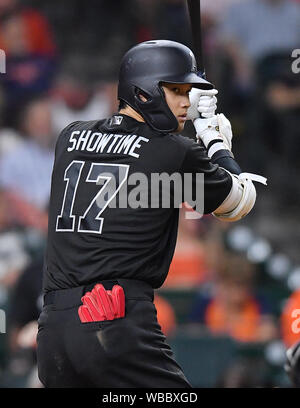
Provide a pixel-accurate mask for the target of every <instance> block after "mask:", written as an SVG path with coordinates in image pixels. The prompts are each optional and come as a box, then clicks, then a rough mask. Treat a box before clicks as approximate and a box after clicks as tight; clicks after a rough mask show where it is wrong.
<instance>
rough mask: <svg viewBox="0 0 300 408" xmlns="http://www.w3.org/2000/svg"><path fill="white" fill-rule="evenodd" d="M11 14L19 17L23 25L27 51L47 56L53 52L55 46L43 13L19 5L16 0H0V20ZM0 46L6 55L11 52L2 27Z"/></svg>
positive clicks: (0, 29)
mask: <svg viewBox="0 0 300 408" xmlns="http://www.w3.org/2000/svg"><path fill="white" fill-rule="evenodd" d="M12 15H14V16H15V18H20V19H21V21H22V24H23V25H24V38H23V40H24V41H26V43H27V44H28V49H27V51H28V52H29V53H32V54H39V55H48V56H52V55H54V54H55V49H56V47H55V44H54V41H53V38H52V34H51V30H50V28H49V25H48V22H47V20H46V18H45V17H44V16H43V15H41V14H40V13H39V12H38V11H36V10H34V9H31V8H28V7H24V6H21V5H20V4H19V2H18V1H17V0H0V21H2V20H3V19H7V18H8V17H9V16H12ZM1 26H2V24H1ZM0 48H1V49H3V50H4V51H5V52H6V53H7V55H9V54H10V53H11V49H10V43H8V42H7V38H6V36H5V34H4V32H3V29H2V27H0Z"/></svg>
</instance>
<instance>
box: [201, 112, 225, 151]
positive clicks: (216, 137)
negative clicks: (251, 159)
mask: <svg viewBox="0 0 300 408" xmlns="http://www.w3.org/2000/svg"><path fill="white" fill-rule="evenodd" d="M193 123H194V126H195V129H196V137H197V140H198V142H199V140H202V142H203V143H204V146H205V147H206V148H207V149H208V152H207V153H208V156H209V157H212V156H213V155H214V154H215V153H216V152H217V151H218V150H224V149H226V150H229V151H230V152H231V148H232V142H231V140H232V129H231V124H230V122H229V120H228V119H227V118H226V116H225V115H224V114H223V113H218V114H217V115H214V116H212V117H210V118H207V119H201V118H198V119H195V120H194V122H193Z"/></svg>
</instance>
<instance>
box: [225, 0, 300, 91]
mask: <svg viewBox="0 0 300 408" xmlns="http://www.w3.org/2000/svg"><path fill="white" fill-rule="evenodd" d="M220 37H221V42H222V43H223V45H224V47H225V49H226V51H227V54H228V55H229V57H230V59H231V61H232V63H233V67H234V79H235V82H236V83H237V85H238V86H239V87H240V89H241V90H246V89H248V88H249V87H251V86H252V83H251V82H252V80H253V77H252V74H253V66H254V64H255V63H256V62H258V61H259V60H261V59H263V58H264V57H266V56H268V55H272V54H278V53H283V52H286V53H287V55H290V53H291V50H292V49H294V48H297V46H298V43H299V37H300V7H299V6H297V5H296V4H294V3H292V2H291V1H290V0H246V1H243V2H241V3H238V4H234V5H232V7H231V8H230V9H229V10H228V13H227V17H226V19H225V20H224V23H223V25H222V27H221V29H220Z"/></svg>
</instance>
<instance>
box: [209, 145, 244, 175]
mask: <svg viewBox="0 0 300 408" xmlns="http://www.w3.org/2000/svg"><path fill="white" fill-rule="evenodd" d="M211 162H212V163H214V164H215V163H216V164H218V165H219V166H220V167H222V168H223V169H225V170H228V171H229V172H230V173H231V174H237V175H239V174H240V173H241V172H242V170H241V168H240V166H239V165H238V163H237V162H236V161H235V159H234V157H233V155H232V153H230V152H229V151H228V150H219V151H218V152H216V153H215V154H214V155H213V156H212V158H211Z"/></svg>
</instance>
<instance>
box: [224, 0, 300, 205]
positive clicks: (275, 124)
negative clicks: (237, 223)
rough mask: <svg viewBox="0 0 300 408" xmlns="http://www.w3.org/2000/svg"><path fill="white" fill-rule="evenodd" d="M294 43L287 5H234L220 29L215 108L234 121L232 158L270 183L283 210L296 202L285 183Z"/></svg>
mask: <svg viewBox="0 0 300 408" xmlns="http://www.w3.org/2000/svg"><path fill="white" fill-rule="evenodd" d="M299 38H300V6H299V5H298V4H296V3H295V2H292V1H291V0H244V1H241V2H239V3H237V4H233V5H232V6H231V7H230V9H229V10H228V12H227V15H226V18H225V20H224V22H223V23H222V24H221V25H220V28H219V42H220V45H221V47H220V54H221V55H222V56H223V63H222V64H220V66H222V67H223V68H222V72H220V76H219V78H218V85H219V91H220V92H219V95H220V98H219V106H222V108H223V109H222V110H224V111H225V113H226V112H227V114H230V116H232V115H233V116H235V117H236V122H235V123H234V127H235V128H236V132H235V133H236V134H239V135H240V136H242V138H237V139H236V142H237V145H236V155H237V157H238V159H239V160H240V162H241V163H244V165H243V166H244V167H245V168H248V169H249V171H251V172H262V173H264V174H265V175H266V176H267V177H268V176H269V177H270V178H272V180H271V182H272V187H273V191H274V194H277V195H278V200H274V202H276V203H279V201H280V205H281V207H285V208H286V205H287V204H289V203H290V202H291V197H294V200H296V199H297V200H298V201H299V200H300V191H295V186H294V183H291V182H290V180H293V178H294V177H295V176H296V174H297V172H298V170H299V160H298V157H299V153H300V147H299V143H298V127H299V125H298V121H299V110H300V105H299V90H300V77H299V75H295V74H294V73H293V72H292V68H291V66H292V59H291V52H292V50H293V49H294V48H298V47H299ZM250 146H251V148H249V147H250ZM279 160H280V163H281V166H280V170H279V169H278V161H279ZM283 186H284V188H285V191H286V195H282V194H280V191H282V188H283ZM296 190H297V189H296ZM298 190H299V189H298ZM298 196H299V197H298ZM298 201H297V202H298ZM281 207H280V208H281Z"/></svg>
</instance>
